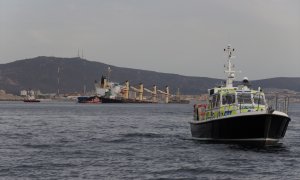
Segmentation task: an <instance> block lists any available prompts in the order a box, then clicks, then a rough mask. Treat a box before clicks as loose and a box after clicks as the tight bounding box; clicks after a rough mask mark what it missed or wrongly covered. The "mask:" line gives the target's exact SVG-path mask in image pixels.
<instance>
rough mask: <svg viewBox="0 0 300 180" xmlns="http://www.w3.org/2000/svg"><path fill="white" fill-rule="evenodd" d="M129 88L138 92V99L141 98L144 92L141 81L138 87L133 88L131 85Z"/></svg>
mask: <svg viewBox="0 0 300 180" xmlns="http://www.w3.org/2000/svg"><path fill="white" fill-rule="evenodd" d="M130 89H132V90H134V91H135V92H137V93H138V94H139V101H142V100H143V93H144V85H143V83H140V85H139V88H135V87H133V86H130Z"/></svg>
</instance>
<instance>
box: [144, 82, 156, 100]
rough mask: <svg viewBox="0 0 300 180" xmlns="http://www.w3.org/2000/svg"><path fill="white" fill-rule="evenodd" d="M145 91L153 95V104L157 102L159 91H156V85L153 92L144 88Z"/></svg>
mask: <svg viewBox="0 0 300 180" xmlns="http://www.w3.org/2000/svg"><path fill="white" fill-rule="evenodd" d="M144 90H145V91H147V92H148V93H151V95H152V102H157V90H156V85H153V91H151V90H150V89H147V88H144Z"/></svg>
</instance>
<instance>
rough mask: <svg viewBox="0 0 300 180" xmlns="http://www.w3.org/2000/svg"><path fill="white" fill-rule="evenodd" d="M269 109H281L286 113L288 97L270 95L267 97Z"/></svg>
mask: <svg viewBox="0 0 300 180" xmlns="http://www.w3.org/2000/svg"><path fill="white" fill-rule="evenodd" d="M267 103H268V106H269V110H276V111H281V112H284V113H286V114H288V112H289V105H290V98H289V97H288V96H278V95H275V96H270V97H267Z"/></svg>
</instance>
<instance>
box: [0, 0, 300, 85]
mask: <svg viewBox="0 0 300 180" xmlns="http://www.w3.org/2000/svg"><path fill="white" fill-rule="evenodd" d="M228 43H230V44H231V45H232V46H233V47H234V48H235V49H236V50H237V52H236V56H237V57H236V59H235V60H234V61H235V64H236V67H237V69H239V70H241V71H242V73H239V74H237V76H238V77H239V79H240V78H242V77H244V76H247V77H248V78H249V79H262V78H269V77H278V76H284V77H286V76H287V77H296V76H297V77H300V1H299V0H0V63H1V64H2V63H7V62H11V61H14V60H19V59H25V58H32V57H36V56H57V57H75V56H77V51H78V48H79V49H80V51H81V49H83V53H84V57H85V58H86V59H88V60H93V61H99V62H103V63H108V64H112V65H116V66H122V67H130V68H140V69H145V70H154V71H159V72H167V73H176V74H182V75H190V76H206V77H217V78H222V77H224V73H223V65H224V63H225V56H224V53H223V48H224V47H225V46H226V45H227V44H228Z"/></svg>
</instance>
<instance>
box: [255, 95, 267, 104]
mask: <svg viewBox="0 0 300 180" xmlns="http://www.w3.org/2000/svg"><path fill="white" fill-rule="evenodd" d="M254 103H255V104H261V105H265V99H264V96H263V95H259V94H255V95H254Z"/></svg>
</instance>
